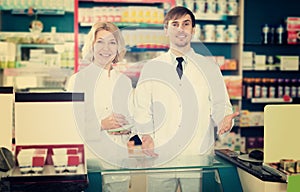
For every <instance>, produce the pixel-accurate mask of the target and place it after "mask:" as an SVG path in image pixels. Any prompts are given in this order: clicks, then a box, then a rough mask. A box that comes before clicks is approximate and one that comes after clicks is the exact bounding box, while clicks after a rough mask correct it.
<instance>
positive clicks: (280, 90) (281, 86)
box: [277, 78, 284, 98]
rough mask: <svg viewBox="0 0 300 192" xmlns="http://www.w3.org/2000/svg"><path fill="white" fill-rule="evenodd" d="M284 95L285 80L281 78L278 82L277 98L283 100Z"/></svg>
mask: <svg viewBox="0 0 300 192" xmlns="http://www.w3.org/2000/svg"><path fill="white" fill-rule="evenodd" d="M283 95H284V79H282V78H279V79H278V80H277V97H278V98H281V97H283Z"/></svg>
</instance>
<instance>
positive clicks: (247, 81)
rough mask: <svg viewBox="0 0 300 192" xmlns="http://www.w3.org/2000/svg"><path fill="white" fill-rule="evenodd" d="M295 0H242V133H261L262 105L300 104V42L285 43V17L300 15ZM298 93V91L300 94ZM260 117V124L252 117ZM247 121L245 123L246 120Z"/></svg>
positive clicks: (248, 134)
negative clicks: (276, 0)
mask: <svg viewBox="0 0 300 192" xmlns="http://www.w3.org/2000/svg"><path fill="white" fill-rule="evenodd" d="M297 3H298V2H297V0H289V1H281V2H279V1H278V2H276V5H275V4H274V1H272V0H265V1H259V0H245V1H244V5H245V6H244V42H243V53H242V60H241V66H242V75H243V95H242V96H243V98H242V102H241V110H242V112H243V113H247V114H248V115H246V116H241V119H243V120H245V119H246V120H247V119H249V120H251V118H252V124H247V123H249V122H247V121H244V122H242V123H244V124H242V125H244V126H241V134H243V135H244V136H246V137H261V136H263V130H264V124H263V117H264V108H265V106H266V105H269V104H276V105H282V104H299V103H300V100H299V97H298V90H300V88H299V82H298V81H299V78H300V76H299V56H300V49H299V45H300V44H288V39H287V32H288V30H287V29H288V28H287V26H286V24H287V18H288V17H291V16H293V17H299V16H300V15H299V10H298V9H297V6H295V5H296V4H297ZM299 96H300V94H299ZM255 119H256V120H257V119H260V122H261V123H260V124H257V125H255V124H253V123H255V122H254V120H255ZM245 122H246V123H245Z"/></svg>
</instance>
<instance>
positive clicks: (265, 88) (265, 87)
mask: <svg viewBox="0 0 300 192" xmlns="http://www.w3.org/2000/svg"><path fill="white" fill-rule="evenodd" d="M261 82H262V83H261V97H263V98H267V97H268V89H269V79H268V78H263V79H262V81H261Z"/></svg>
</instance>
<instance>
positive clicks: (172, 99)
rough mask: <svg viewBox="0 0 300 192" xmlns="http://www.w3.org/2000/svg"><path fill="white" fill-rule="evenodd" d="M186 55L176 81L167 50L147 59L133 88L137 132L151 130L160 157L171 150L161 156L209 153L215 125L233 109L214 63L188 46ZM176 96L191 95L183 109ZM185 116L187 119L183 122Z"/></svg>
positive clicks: (172, 57) (187, 96) (173, 65)
mask: <svg viewBox="0 0 300 192" xmlns="http://www.w3.org/2000/svg"><path fill="white" fill-rule="evenodd" d="M185 60H187V63H186V65H185V67H184V72H183V77H182V79H181V80H180V79H179V78H178V76H177V73H176V61H175V57H174V56H173V55H172V53H171V52H170V51H169V52H167V53H165V54H163V55H161V56H159V57H158V58H155V59H153V60H151V61H149V62H147V63H146V64H145V65H144V68H143V70H142V72H141V77H140V80H139V82H138V85H137V87H136V90H135V96H134V97H135V115H134V116H135V120H136V122H137V125H136V131H137V133H138V134H140V135H142V134H151V136H152V137H153V139H154V143H155V151H156V152H157V153H158V154H159V156H162V155H165V157H166V159H165V160H166V161H168V160H170V159H168V158H169V157H171V156H172V155H169V156H168V155H166V154H170V153H174V155H175V154H176V155H178V154H180V155H185V156H189V155H204V154H207V153H209V154H211V153H213V146H214V141H215V133H216V132H215V131H216V129H215V127H216V126H217V125H218V124H219V123H220V122H221V120H222V119H223V118H224V116H225V115H228V114H231V113H232V106H231V104H230V101H229V97H228V94H227V90H226V86H225V83H224V80H223V77H222V75H221V72H220V69H219V66H218V65H217V64H216V63H213V62H211V61H210V60H209V59H206V58H205V57H203V56H201V55H199V54H196V53H195V52H194V50H193V49H191V50H190V51H189V52H188V53H187V54H186V55H185ZM189 86H190V88H189V89H187V88H186V87H189ZM182 95H183V97H181V96H182ZM193 95H194V98H193ZM181 98H184V99H186V100H190V103H189V102H188V103H187V105H188V107H185V108H184V105H185V103H184V102H183V101H182V100H180V99H181ZM195 101H196V102H195ZM158 102H160V104H157V103H158ZM185 102H186V101H185ZM184 115H186V116H184ZM186 118H187V120H186V122H190V124H189V123H184V119H186ZM191 127H194V128H191ZM185 130H186V131H185ZM186 132H191V133H186ZM178 133H180V134H178ZM181 139H186V141H185V142H182V141H181ZM176 151H177V152H178V153H176ZM172 157H173V156H172ZM160 163H163V162H160Z"/></svg>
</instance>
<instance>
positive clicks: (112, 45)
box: [93, 30, 118, 69]
mask: <svg viewBox="0 0 300 192" xmlns="http://www.w3.org/2000/svg"><path fill="white" fill-rule="evenodd" d="M93 47H94V63H95V64H96V65H99V66H101V67H103V68H106V69H109V68H110V67H111V64H112V61H113V60H114V58H115V57H116V55H117V50H118V44H117V41H116V39H115V37H114V36H113V34H112V33H111V32H109V31H106V30H101V31H98V32H97V33H96V37H95V42H94V45H93Z"/></svg>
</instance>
